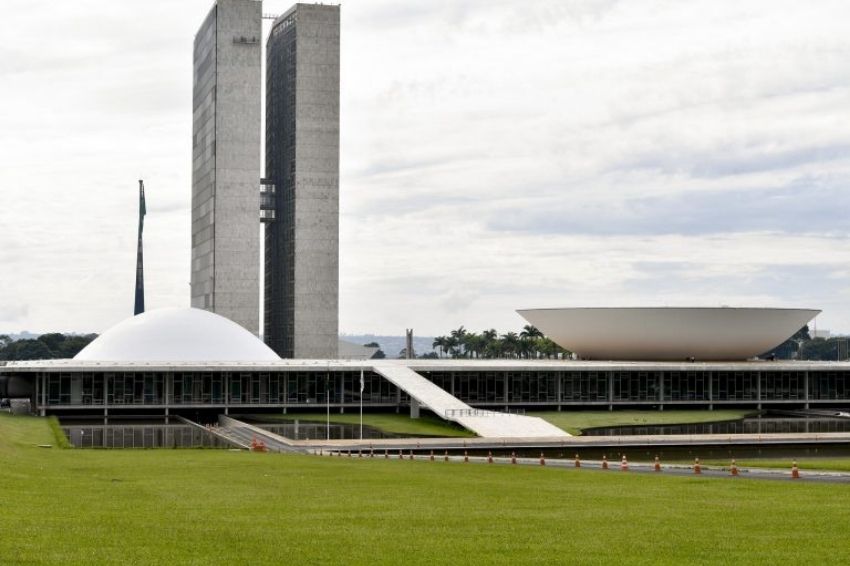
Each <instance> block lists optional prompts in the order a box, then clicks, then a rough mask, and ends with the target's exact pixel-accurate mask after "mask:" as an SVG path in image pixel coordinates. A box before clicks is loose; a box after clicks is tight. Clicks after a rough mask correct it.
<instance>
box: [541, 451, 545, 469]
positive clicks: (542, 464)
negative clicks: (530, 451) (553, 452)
mask: <svg viewBox="0 0 850 566" xmlns="http://www.w3.org/2000/svg"><path fill="white" fill-rule="evenodd" d="M540 465H541V466H545V465H546V458H545V457H544V456H543V452H541V453H540Z"/></svg>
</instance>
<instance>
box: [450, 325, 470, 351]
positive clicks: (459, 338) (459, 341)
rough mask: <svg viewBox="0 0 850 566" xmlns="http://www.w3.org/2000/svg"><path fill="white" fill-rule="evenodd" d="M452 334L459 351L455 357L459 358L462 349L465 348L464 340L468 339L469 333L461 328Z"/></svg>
mask: <svg viewBox="0 0 850 566" xmlns="http://www.w3.org/2000/svg"><path fill="white" fill-rule="evenodd" d="M450 334H451V337H452V338H453V339H454V343H455V348H456V349H457V352H456V355H455V357H457V356H458V355H460V353H461V349H462V348H463V340H464V338H465V337H466V334H467V332H466V329H465V328H464V327H463V326H461V327H459V328H458V329H457V330H452V331H451V333H450Z"/></svg>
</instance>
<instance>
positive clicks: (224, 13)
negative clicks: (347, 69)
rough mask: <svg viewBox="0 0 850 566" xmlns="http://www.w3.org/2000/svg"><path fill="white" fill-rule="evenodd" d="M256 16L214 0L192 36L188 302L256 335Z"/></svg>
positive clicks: (247, 1) (254, 9)
mask: <svg viewBox="0 0 850 566" xmlns="http://www.w3.org/2000/svg"><path fill="white" fill-rule="evenodd" d="M261 18H262V3H261V2H257V1H255V0H217V2H216V3H215V5H214V6H213V7H212V9H211V10H210V13H209V15H208V16H207V17H206V19H205V20H204V22H203V24H201V27H200V29H198V32H197V34H196V35H195V46H194V77H193V78H194V80H193V96H192V109H193V116H192V268H191V271H192V273H191V297H192V306H193V307H197V308H201V309H206V310H209V311H212V312H215V313H217V314H220V315H223V316H225V317H227V318H229V319H231V320H233V321H234V322H237V323H238V324H240V325H242V326H243V327H245V328H246V329H247V330H249V331H251V332H253V333H254V334H257V333H258V331H259V321H260V316H259V304H260V289H259V287H260V285H259V279H260V273H259V272H260V268H259V265H260V261H259V260H260V242H259V227H258V222H259V221H258V214H259V213H258V186H259V182H260V135H261V121H260V119H261V96H260V95H261V90H260V88H261V81H262V71H261V62H262V59H261V57H262V51H261V41H260V38H261V35H262V30H261Z"/></svg>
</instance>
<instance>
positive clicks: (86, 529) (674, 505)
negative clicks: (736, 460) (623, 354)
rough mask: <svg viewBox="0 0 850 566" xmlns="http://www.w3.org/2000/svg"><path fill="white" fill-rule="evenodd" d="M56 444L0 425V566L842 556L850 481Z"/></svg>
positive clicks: (29, 424) (30, 428) (22, 427)
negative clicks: (65, 447) (45, 445)
mask: <svg viewBox="0 0 850 566" xmlns="http://www.w3.org/2000/svg"><path fill="white" fill-rule="evenodd" d="M50 440H52V439H51V435H50V432H49V430H48V427H47V424H46V422H44V421H38V420H35V419H21V418H19V417H15V418H11V417H5V416H2V417H0V505H2V508H0V533H2V536H3V539H2V540H3V542H2V549H0V552H1V553H2V554H0V556H2V559H1V560H0V562H2V563H3V564H62V565H65V564H104V563H109V564H122V565H123V564H168V565H172V564H184V563H189V564H331V563H344V564H400V563H404V564H453V565H455V564H491V563H552V564H563V563H585V564H606V563H615V564H625V563H628V564H658V563H666V564H685V563H688V564H708V563H738V564H785V563H807V564H821V563H845V562H847V561H848V560H850V537H847V536H846V535H847V534H846V525H847V524H848V523H850V505H848V501H850V486H845V485H821V484H810V483H805V482H790V481H781V482H780V481H754V480H746V479H743V480H735V481H733V480H727V479H717V478H715V479H712V478H705V477H671V476H655V475H652V474H624V473H621V472H616V471H610V472H599V471H591V470H575V469H566V470H565V469H555V468H552V467H546V468H543V467H537V466H534V467H525V466H507V465H492V466H488V465H484V464H461V463H443V462H439V461H438V462H427V461H419V462H410V461H399V460H383V459H374V460H372V459H368V458H366V459H357V458H353V459H348V458H327V457H324V458H320V457H315V456H282V455H277V454H256V453H247V452H230V451H226V450H167V449H166V450H125V451H119V450H114V451H108V450H74V449H70V450H61V449H55V448H54V449H42V448H35V447H33V444H36V443H42V442H49V441H50Z"/></svg>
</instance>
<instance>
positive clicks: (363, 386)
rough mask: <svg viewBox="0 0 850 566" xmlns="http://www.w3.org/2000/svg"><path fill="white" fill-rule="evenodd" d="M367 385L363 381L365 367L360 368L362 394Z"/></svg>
mask: <svg viewBox="0 0 850 566" xmlns="http://www.w3.org/2000/svg"><path fill="white" fill-rule="evenodd" d="M365 387H366V386H365V385H364V382H363V369H362V368H361V369H360V394H361V395H363V389H365Z"/></svg>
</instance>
